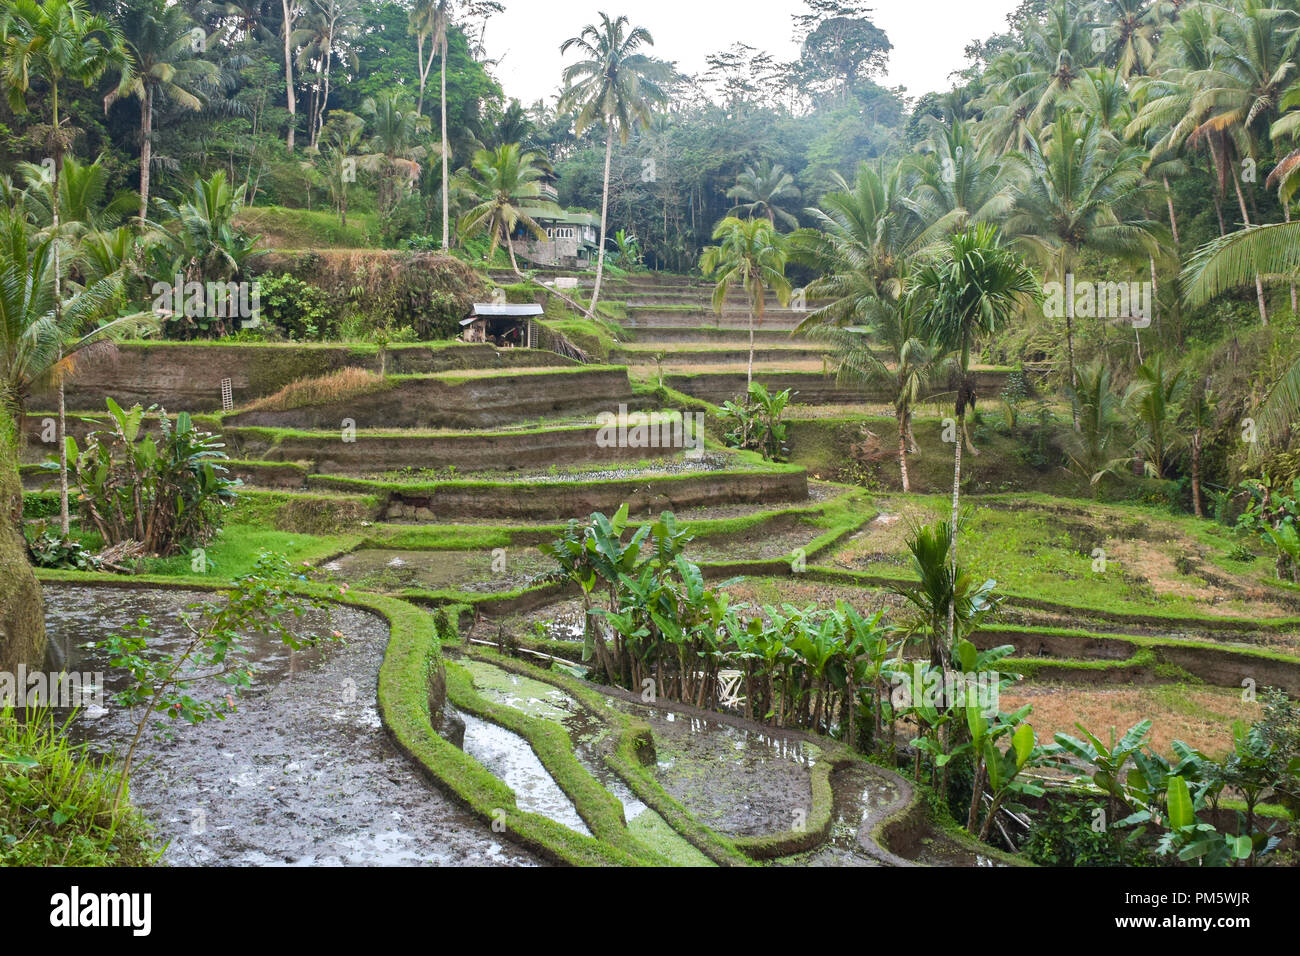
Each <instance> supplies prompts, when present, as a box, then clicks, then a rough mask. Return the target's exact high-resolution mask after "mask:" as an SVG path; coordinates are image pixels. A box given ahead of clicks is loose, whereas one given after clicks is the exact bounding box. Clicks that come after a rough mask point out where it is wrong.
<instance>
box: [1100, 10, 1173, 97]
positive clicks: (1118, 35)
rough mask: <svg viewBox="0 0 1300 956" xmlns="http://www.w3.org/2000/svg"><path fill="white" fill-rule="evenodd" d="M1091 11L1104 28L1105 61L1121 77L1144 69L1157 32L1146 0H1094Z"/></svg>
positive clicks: (1153, 51) (1152, 56)
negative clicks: (1096, 0) (1095, 0)
mask: <svg viewBox="0 0 1300 956" xmlns="http://www.w3.org/2000/svg"><path fill="white" fill-rule="evenodd" d="M1093 13H1094V16H1096V17H1097V19H1098V21H1099V22H1100V24H1101V29H1104V30H1105V31H1106V32H1105V36H1106V41H1107V42H1106V49H1105V51H1104V53H1103V56H1104V57H1105V59H1106V62H1107V63H1108V64H1110V65H1111V66H1113V67H1114V68H1115V71H1116V72H1117V73H1118V75H1119V76H1120V77H1122V78H1124V79H1128V78H1129V77H1130V76H1132V75H1133V74H1134V73H1145V72H1147V71H1148V70H1149V69H1150V68H1151V64H1152V62H1153V61H1154V60H1155V56H1156V44H1157V40H1158V31H1159V24H1158V21H1157V19H1156V17H1155V16H1154V15H1153V10H1152V8H1151V7H1150V5H1149V4H1148V0H1098V2H1097V3H1096V4H1094V7H1093Z"/></svg>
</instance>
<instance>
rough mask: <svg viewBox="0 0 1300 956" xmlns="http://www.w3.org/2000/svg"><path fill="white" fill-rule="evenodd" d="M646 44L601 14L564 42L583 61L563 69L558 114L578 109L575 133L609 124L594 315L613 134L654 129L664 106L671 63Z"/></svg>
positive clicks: (641, 34)
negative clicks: (657, 110) (653, 117)
mask: <svg viewBox="0 0 1300 956" xmlns="http://www.w3.org/2000/svg"><path fill="white" fill-rule="evenodd" d="M643 46H654V38H653V37H652V36H651V35H650V31H649V30H646V29H645V28H644V27H632V26H631V25H630V24H629V22H628V18H627V17H619V18H618V19H616V20H613V19H610V16H609V14H607V13H601V14H600V25H599V26H597V25H595V24H590V23H589V24H587V26H585V27H583V28H582V32H581V33H579V34H578V35H577V36H576V37H570V38H569V39H567V40H565V41H564V42H563V43H562V44H560V53H561V54H566V53H568V52H569V50H577V51H578V52H579V53H580V54H582V55H583V57H584V58H583V59H581V60H579V61H578V62H576V63H571V64H569V65H568V66H566V67H565V68H564V92H563V94H561V96H560V105H559V110H560V112H568V111H570V110H574V109H576V110H577V111H578V117H577V121H576V123H575V131H576V133H577V134H578V135H579V136H581V135H582V133H583V131H585V130H587V129H588V128H590V127H592V126H594V125H595V124H596V123H597V122H603V123H604V124H605V184H604V189H603V192H602V195H601V201H600V249H599V251H598V253H597V255H596V282H595V287H594V288H593V289H592V293H591V310H592V311H593V312H594V311H595V309H596V303H597V302H598V301H599V299H600V283H601V278H602V277H603V275H604V273H605V235H606V229H607V227H608V220H609V171H610V161H611V159H612V157H613V154H614V134H615V133H617V134H618V137H619V141H620V142H622V143H626V142H627V139H628V134H629V133H630V132H631V129H632V127H633V126H641V127H642V128H645V127H647V126H649V125H650V114H651V110H652V108H653V107H654V106H657V105H659V104H661V103H664V102H665V101H666V100H667V95H666V94H665V93H664V91H663V89H662V88H661V87H660V83H662V82H663V81H664V80H666V79H668V76H669V67H668V66H667V64H664V63H661V62H659V61H657V60H654V59H651V58H650V57H648V56H646V55H645V54H644V53H638V52H637V51H638V50H640V49H641V48H642V47H643Z"/></svg>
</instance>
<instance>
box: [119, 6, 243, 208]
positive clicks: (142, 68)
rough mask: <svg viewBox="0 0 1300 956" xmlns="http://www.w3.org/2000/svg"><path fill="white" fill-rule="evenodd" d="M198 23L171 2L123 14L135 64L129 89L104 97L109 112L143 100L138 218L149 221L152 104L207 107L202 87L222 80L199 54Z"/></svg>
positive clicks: (126, 40) (198, 108)
mask: <svg viewBox="0 0 1300 956" xmlns="http://www.w3.org/2000/svg"><path fill="white" fill-rule="evenodd" d="M194 28H195V27H194V21H193V20H191V19H190V16H189V14H188V13H186V12H185V8H184V7H183V6H180V5H179V4H172V3H169V2H168V0H139V2H137V3H131V4H127V5H126V8H125V9H124V10H123V12H122V34H123V37H124V40H125V43H126V47H127V49H128V50H130V52H131V56H132V57H133V58H134V59H135V73H134V76H133V77H132V78H131V82H130V85H128V86H126V87H119V88H118V89H115V90H113V91H112V92H110V93H109V94H108V96H106V97H104V106H105V108H107V107H109V106H111V105H112V104H113V103H114V102H115V101H116V100H117V99H119V98H120V97H122V96H134V97H136V98H137V99H138V100H139V101H140V219H141V220H142V221H143V220H144V219H147V218H148V217H149V173H150V168H149V167H150V164H151V163H152V158H153V114H154V101H155V100H156V99H166V100H169V101H171V102H173V103H175V104H176V105H177V106H179V107H181V108H182V109H187V110H200V109H202V108H203V92H204V88H205V87H207V86H209V85H210V84H212V83H214V82H215V81H216V80H217V79H218V75H219V71H218V70H217V67H216V65H215V64H213V63H210V62H209V61H207V60H205V59H203V58H202V57H201V56H198V55H196V52H197V51H195V49H194V45H193V40H194V35H193V31H194Z"/></svg>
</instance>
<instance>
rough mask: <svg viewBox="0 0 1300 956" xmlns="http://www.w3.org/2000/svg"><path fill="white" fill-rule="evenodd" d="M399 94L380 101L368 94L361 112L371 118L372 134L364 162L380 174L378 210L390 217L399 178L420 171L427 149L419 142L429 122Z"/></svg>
mask: <svg viewBox="0 0 1300 956" xmlns="http://www.w3.org/2000/svg"><path fill="white" fill-rule="evenodd" d="M404 105H405V103H404V102H403V99H402V95H401V94H400V93H387V94H385V95H383V96H381V97H379V98H378V99H377V100H376V99H373V98H369V97H367V98H366V99H365V100H363V101H362V103H361V114H362V115H363V116H365V117H366V119H368V120H369V121H370V127H371V130H372V132H371V136H370V139H369V141H368V142H367V148H368V149H369V150H370V151H371V152H370V154H369V155H368V156H366V157H365V159H364V161H365V164H366V166H367V167H368V168H370V169H372V170H374V171H375V172H377V173H378V174H379V195H378V197H377V198H378V203H379V212H380V214H381V215H382V216H387V215H388V214H389V213H390V212H392V209H393V206H394V205H396V203H397V199H398V191H399V180H400V178H401V177H402V176H403V175H404V176H406V178H407V181H408V182H410V181H413V180H414V178H415V174H417V173H418V172H419V164H418V162H416V161H417V160H419V159H423V158H424V155H425V152H426V150H425V148H424V147H423V146H420V145H419V138H420V134H421V133H422V132H423V131H424V130H426V129H428V126H429V121H428V120H427V119H425V118H424V117H423V116H421V115H419V114H418V113H415V112H413V111H412V110H409V109H403V106H404Z"/></svg>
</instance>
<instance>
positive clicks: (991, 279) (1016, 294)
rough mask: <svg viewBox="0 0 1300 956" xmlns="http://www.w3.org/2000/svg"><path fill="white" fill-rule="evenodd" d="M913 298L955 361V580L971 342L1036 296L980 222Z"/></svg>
mask: <svg viewBox="0 0 1300 956" xmlns="http://www.w3.org/2000/svg"><path fill="white" fill-rule="evenodd" d="M915 290H916V291H915V294H917V295H919V296H921V297H922V298H923V300H924V310H925V311H924V316H925V318H924V321H923V324H922V327H923V328H925V329H926V331H927V334H928V335H930V336H932V337H933V338H934V339H935V340H937V341H939V342H942V343H943V345H944V347H945V348H947V349H948V350H949V351H951V352H953V353H954V355H955V357H956V361H957V363H958V364H957V368H958V373H957V382H956V402H955V410H956V416H957V417H956V431H955V433H954V435H953V469H952V521H951V526H952V528H953V529H954V532H953V546H952V549H951V551H952V567H953V578H954V580H955V579H956V576H957V575H956V568H957V547H956V538H957V535H956V529H957V528H958V524H957V522H958V509H959V506H960V493H961V446H962V443H963V439H964V437H965V433H966V410H967V409H968V408H973V407H974V405H975V382H974V379H973V377H972V376H971V374H970V367H971V354H972V350H973V348H974V345H975V343H976V341H977V340H978V339H979V338H980V337H981V336H985V335H991V334H992V333H993V332H994V331H996V330H997V329H998V328H999V327H1001V326H1002V325H1004V324H1005V323H1006V322H1007V320H1008V319H1009V318H1010V317H1011V315H1012V314H1013V313H1014V312H1015V311H1016V310H1017V309H1018V308H1020V307H1021V306H1022V305H1023V304H1024V302H1025V301H1026V300H1029V299H1032V298H1033V297H1034V296H1036V295H1037V294H1038V286H1037V282H1036V281H1035V278H1034V274H1033V273H1032V272H1031V271H1030V270H1029V269H1028V268H1027V267H1026V266H1025V265H1024V263H1023V262H1022V261H1021V260H1020V257H1019V256H1018V255H1016V254H1015V253H1014V252H1012V251H1011V250H1010V249H1008V248H1006V247H1005V246H1003V245H1002V239H1001V236H1000V235H999V234H998V231H997V229H996V227H994V226H992V225H989V224H987V223H979V224H977V225H975V226H972V227H971V228H969V229H966V230H964V231H962V232H959V233H957V234H955V235H953V236H951V237H950V238H949V239H948V241H947V242H946V243H945V246H944V249H943V251H942V253H941V254H940V257H939V259H938V261H936V262H934V263H931V264H929V265H926V266H925V267H923V268H922V269H921V270H920V272H919V273H918V274H917V277H916V282H915ZM953 637H954V632H953V606H952V604H951V603H950V604H949V608H948V638H949V643H950V644H951V642H952V640H953Z"/></svg>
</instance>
